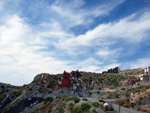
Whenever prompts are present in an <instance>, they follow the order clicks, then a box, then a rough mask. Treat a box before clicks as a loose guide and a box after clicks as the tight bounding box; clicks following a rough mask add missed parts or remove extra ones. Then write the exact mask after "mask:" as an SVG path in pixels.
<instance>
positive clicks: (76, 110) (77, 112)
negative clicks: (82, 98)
mask: <svg viewBox="0 0 150 113" xmlns="http://www.w3.org/2000/svg"><path fill="white" fill-rule="evenodd" d="M81 112H82V111H81V108H80V107H79V106H75V107H74V108H73V113H81Z"/></svg>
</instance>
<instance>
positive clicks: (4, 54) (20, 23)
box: [0, 0, 150, 85]
mask: <svg viewBox="0 0 150 113" xmlns="http://www.w3.org/2000/svg"><path fill="white" fill-rule="evenodd" d="M116 66H118V67H120V69H121V70H125V69H134V68H146V67H148V66H150V0H0V82H4V83H9V84H12V85H23V84H28V83H30V82H31V81H32V80H33V78H34V77H35V76H36V75H37V74H40V73H50V74H57V73H63V71H64V70H66V71H68V72H70V71H72V70H77V69H78V70H80V71H86V72H97V73H99V72H102V71H105V70H108V69H110V68H114V67H116Z"/></svg>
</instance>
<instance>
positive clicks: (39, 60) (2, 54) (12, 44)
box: [0, 15, 71, 85]
mask: <svg viewBox="0 0 150 113" xmlns="http://www.w3.org/2000/svg"><path fill="white" fill-rule="evenodd" d="M55 28H56V27H55ZM37 29H38V28H37ZM35 31H36V30H35ZM38 32H39V33H38ZM38 32H37V31H36V33H35V34H33V33H34V31H33V29H32V27H31V26H29V24H28V23H26V21H25V20H24V19H22V18H20V17H19V16H18V15H13V16H10V18H6V20H5V24H4V25H3V26H1V27H0V45H1V46H0V60H1V61H0V68H1V70H0V73H1V77H0V81H1V82H6V83H11V84H15V85H22V84H24V83H29V82H31V81H32V79H33V77H34V76H35V75H36V74H38V73H41V72H49V73H59V72H63V70H64V69H66V70H69V71H70V70H71V67H69V66H67V64H68V63H69V62H68V61H60V60H57V59H55V58H53V57H51V54H52V53H51V52H50V51H45V52H43V51H40V49H45V47H47V42H45V41H43V40H44V37H47V36H51V35H50V34H49V33H48V34H47V32H46V33H45V32H40V31H38ZM58 33H59V32H58ZM41 34H43V35H44V36H43V35H41ZM38 35H39V36H38ZM52 36H54V35H52ZM55 37H57V36H55ZM42 39H43V40H42ZM37 40H38V41H37ZM45 55H46V56H45ZM48 55H49V56H48ZM2 76H3V77H2Z"/></svg>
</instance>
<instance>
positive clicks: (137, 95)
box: [130, 89, 150, 103]
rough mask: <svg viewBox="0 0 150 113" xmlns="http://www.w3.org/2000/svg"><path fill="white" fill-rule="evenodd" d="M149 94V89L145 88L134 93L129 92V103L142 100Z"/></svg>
mask: <svg viewBox="0 0 150 113" xmlns="http://www.w3.org/2000/svg"><path fill="white" fill-rule="evenodd" d="M148 95H150V89H147V90H146V91H145V92H137V93H135V94H133V93H131V95H130V103H136V102H137V101H138V100H139V99H140V100H142V99H144V98H147V97H148Z"/></svg>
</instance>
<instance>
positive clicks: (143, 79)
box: [139, 67, 150, 83]
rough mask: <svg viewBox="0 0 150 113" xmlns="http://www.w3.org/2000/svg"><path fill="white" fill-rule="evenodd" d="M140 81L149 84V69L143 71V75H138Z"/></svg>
mask: <svg viewBox="0 0 150 113" xmlns="http://www.w3.org/2000/svg"><path fill="white" fill-rule="evenodd" d="M139 78H140V81H141V82H143V83H150V67H148V68H145V69H144V74H142V75H139Z"/></svg>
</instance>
